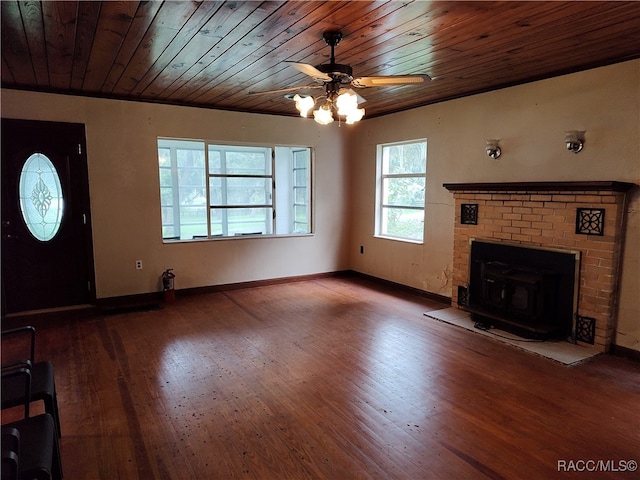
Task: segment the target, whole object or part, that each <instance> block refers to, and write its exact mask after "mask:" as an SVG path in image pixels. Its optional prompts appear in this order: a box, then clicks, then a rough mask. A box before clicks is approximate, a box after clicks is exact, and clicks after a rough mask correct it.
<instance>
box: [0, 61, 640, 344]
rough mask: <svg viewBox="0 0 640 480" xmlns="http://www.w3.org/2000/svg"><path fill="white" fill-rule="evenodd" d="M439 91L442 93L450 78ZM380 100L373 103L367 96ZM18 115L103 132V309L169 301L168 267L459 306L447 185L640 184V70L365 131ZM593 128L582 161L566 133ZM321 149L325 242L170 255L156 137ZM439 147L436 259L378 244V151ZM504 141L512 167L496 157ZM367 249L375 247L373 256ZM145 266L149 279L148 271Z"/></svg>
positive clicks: (99, 203) (197, 275) (207, 113)
mask: <svg viewBox="0 0 640 480" xmlns="http://www.w3.org/2000/svg"><path fill="white" fill-rule="evenodd" d="M434 81H437V79H436V80H434ZM364 95H365V96H366V92H365V94H364ZM1 108H2V115H3V116H5V117H12V118H27V119H36V120H37V119H39V120H53V121H68V122H81V123H84V124H85V125H86V129H87V149H88V152H87V153H88V161H89V177H90V191H91V209H92V225H93V235H94V254H95V267H96V281H97V294H98V297H99V298H105V297H111V296H119V295H129V294H137V293H146V292H152V291H157V290H158V289H159V283H158V282H159V275H160V273H161V272H162V271H163V270H164V269H165V268H168V267H171V268H174V269H175V271H176V274H177V285H176V286H177V287H178V288H189V287H199V286H207V285H219V284H227V283H234V282H244V281H251V280H261V279H266V278H278V277H288V276H296V275H305V274H313V273H321V272H329V271H336V270H343V269H347V268H351V269H354V270H357V271H360V272H363V273H367V274H370V275H374V276H377V277H380V278H384V279H388V280H391V281H394V282H398V283H401V284H405V285H408V286H412V287H416V288H419V289H423V290H426V291H428V292H432V293H437V294H441V295H445V296H451V263H452V241H453V220H454V211H453V204H454V202H453V196H452V195H451V194H450V193H449V192H448V191H447V190H445V189H444V188H443V187H442V184H443V183H449V182H451V183H457V182H502V181H505V182H506V181H536V180H540V181H551V180H568V181H569V180H619V181H628V182H634V183H638V184H640V61H632V62H626V63H622V64H618V65H614V66H609V67H604V68H600V69H594V70H590V71H587V72H582V73H578V74H574V75H568V76H564V77H560V78H556V79H550V80H545V81H540V82H536V83H531V84H528V85H523V86H518V87H513V88H508V89H503V90H499V91H495V92H491V93H486V94H482V95H475V96H472V97H467V98H463V99H459V100H454V101H449V102H443V103H440V104H435V105H432V106H427V107H423V108H419V109H415V110H411V111H408V112H403V113H398V114H394V115H390V116H386V117H381V118H374V119H365V120H364V121H363V122H361V123H360V124H359V125H356V126H355V128H353V127H352V128H348V127H346V126H342V127H338V126H337V125H335V124H334V125H331V126H328V127H320V126H317V125H316V124H315V123H314V122H313V121H311V120H302V119H299V118H295V117H291V118H289V117H276V116H264V115H251V114H241V113H233V112H222V111H214V110H206V109H195V108H187V107H175V106H163V105H154V104H145V103H134V102H121V101H114V100H101V99H90V98H82V97H69V96H61V95H49V94H38V93H29V92H17V91H7V90H3V91H2V105H1ZM568 129H579V130H586V139H587V140H586V146H585V149H584V151H583V152H581V153H580V154H578V155H574V154H572V153H569V152H568V151H566V149H565V148H564V144H563V138H564V131H565V130H568ZM158 136H168V137H192V138H206V139H211V140H219V141H225V142H253V143H270V144H285V145H286V144H294V145H296V144H297V145H310V146H312V147H314V149H315V171H314V181H315V231H316V232H317V233H316V234H315V235H313V236H310V237H304V238H260V239H235V240H221V241H213V242H201V243H182V244H173V245H163V244H162V241H161V239H160V209H159V208H158V204H159V191H158V168H157V156H156V143H155V142H156V137H158ZM424 137H426V138H427V139H428V157H429V158H428V167H427V170H428V171H427V173H428V187H427V195H426V198H427V211H426V231H425V242H424V244H423V245H415V244H407V243H402V242H396V241H391V240H386V239H380V238H374V237H373V231H374V200H375V163H376V158H375V155H376V145H377V144H379V143H385V142H395V141H400V140H407V139H413V138H424ZM487 138H499V139H501V146H502V148H503V155H502V157H501V158H500V159H498V160H492V159H490V158H489V157H487V156H486V155H485V153H484V144H485V140H486V139H487ZM639 209H640V193H638V191H637V190H636V191H635V192H634V193H633V195H632V198H631V202H630V204H629V206H628V208H627V210H628V212H629V219H628V235H627V242H626V248H625V253H624V265H623V279H622V283H621V290H620V309H619V311H620V314H619V323H618V332H617V338H616V343H617V344H618V345H621V346H624V347H628V348H634V349H636V350H640V281H639V279H638V277H639V276H638V271H640V249H639V248H638V247H639V245H640V215H639V214H638V211H639ZM360 245H362V246H364V247H365V250H364V254H360V253H359V252H360V250H359V248H360ZM138 259H141V260H143V262H144V269H143V270H142V271H136V270H135V267H134V263H135V260H138Z"/></svg>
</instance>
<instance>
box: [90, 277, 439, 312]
mask: <svg viewBox="0 0 640 480" xmlns="http://www.w3.org/2000/svg"><path fill="white" fill-rule="evenodd" d="M349 276H351V277H356V278H362V279H365V280H368V281H370V282H373V283H377V284H379V285H384V286H387V287H392V288H394V289H397V290H400V291H405V292H407V293H411V294H413V295H419V296H421V297H425V298H428V299H429V300H433V301H436V302H439V303H443V304H445V305H448V306H451V298H449V297H445V296H443V295H438V294H435V293H430V292H426V291H424V290H420V289H418V288H414V287H409V286H407V285H402V284H401V283H396V282H392V281H390V280H385V279H382V278H378V277H374V276H372V275H367V274H365V273H361V272H356V271H355V270H337V271H334V272H324V273H314V274H310V275H298V276H295V277H279V278H269V279H265V280H251V281H248V282H238V283H225V284H221V285H208V286H204V287H192V288H183V289H179V290H176V292H175V294H176V298H180V297H185V296H191V295H202V294H206V293H217V292H225V291H231V290H240V289H243V288H255V287H266V286H270V285H279V284H283V283H293V282H304V281H309V280H317V279H321V278H331V277H349ZM158 302H160V303H162V302H163V294H162V292H151V293H141V294H137V295H125V296H121V297H107V298H100V299H97V300H96V307H97V308H98V310H99V311H102V312H108V311H110V310H114V309H127V308H129V309H135V308H136V307H144V306H145V305H151V304H154V303H158Z"/></svg>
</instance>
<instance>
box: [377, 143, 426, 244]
mask: <svg viewBox="0 0 640 480" xmlns="http://www.w3.org/2000/svg"><path fill="white" fill-rule="evenodd" d="M422 143H423V144H424V149H425V158H424V171H423V172H420V173H411V172H410V173H407V172H401V173H384V151H385V148H387V147H398V146H403V145H415V144H422ZM427 147H428V143H427V139H426V138H418V139H413V140H403V141H399V142H391V143H381V144H378V145H377V148H376V204H375V222H374V223H375V225H374V237H376V238H384V239H387V240H396V241H401V242H406V243H416V244H423V243H424V236H425V224H426V219H425V217H426V204H427V197H426V189H427V159H428V153H427ZM410 178H420V179H423V180H424V201H423V204H422V206H416V205H411V204H406V205H405V204H397V203H385V201H384V199H385V196H386V192H385V181H387V180H389V179H410ZM387 209H402V210H415V211H421V212H422V220H421V223H422V231H421V238H420V239H416V238H413V237H404V236H400V235H393V234H390V233H387V231H386V228H385V224H386V219H385V211H386V210H387Z"/></svg>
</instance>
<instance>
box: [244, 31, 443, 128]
mask: <svg viewBox="0 0 640 480" xmlns="http://www.w3.org/2000/svg"><path fill="white" fill-rule="evenodd" d="M322 37H323V38H324V41H325V42H327V45H329V46H330V47H331V58H330V59H329V63H324V64H322V65H317V66H315V67H314V66H313V65H309V64H308V63H297V62H288V63H291V64H292V65H293V67H295V68H296V69H297V70H298V71H300V72H302V73H304V74H305V75H309V76H310V77H312V78H313V79H314V80H315V81H316V83H317V84H316V85H303V86H297V87H289V88H283V89H279V90H269V91H266V92H249V94H250V95H252V94H270V93H286V92H295V91H298V92H301V91H303V90H311V89H316V88H324V90H325V95H322V96H320V97H319V98H325V101H324V103H323V104H322V105H321V106H320V107H319V108H318V109H317V110H314V112H313V116H314V119H315V121H316V122H318V123H321V124H323V125H326V124H328V123H331V122H333V120H334V118H333V113H334V112H335V113H336V114H337V116H338V118H340V116H344V117H346V123H355V122H357V121H359V120H360V119H361V118H362V117H363V116H364V109H363V108H358V104H359V103H363V102H365V101H366V100H365V99H364V98H362V97H361V96H360V95H358V94H356V93H355V92H354V91H353V89H351V88H350V87H354V88H366V87H385V86H395V85H414V84H418V83H423V82H425V81H428V80H431V78H430V77H429V75H426V74H419V75H387V76H375V77H357V78H354V77H353V69H352V68H351V66H350V65H344V64H340V63H336V61H335V60H336V59H335V53H334V49H335V47H336V46H337V45H338V44H339V43H340V40H342V32H339V31H326V32H324V33H323V35H322ZM285 97H286V98H289V99H292V100H294V101H295V104H296V108H297V109H298V111H299V112H300V115H301V116H303V117H306V116H307V115H308V113H309V111H310V110H311V109H312V108H313V107H314V106H315V104H316V99H314V98H313V97H312V96H310V95H307V94H304V93H303V94H299V93H296V94H295V95H293V94H288V95H285Z"/></svg>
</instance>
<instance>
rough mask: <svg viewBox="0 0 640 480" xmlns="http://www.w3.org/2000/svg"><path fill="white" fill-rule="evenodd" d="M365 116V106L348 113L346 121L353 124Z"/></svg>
mask: <svg viewBox="0 0 640 480" xmlns="http://www.w3.org/2000/svg"><path fill="white" fill-rule="evenodd" d="M362 117H364V108H356V109H355V110H353V111H352V112H351V113H349V114H348V115H347V119H346V120H345V123H347V124H349V125H353V124H354V123H356V122H359V121H360V120H362Z"/></svg>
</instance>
